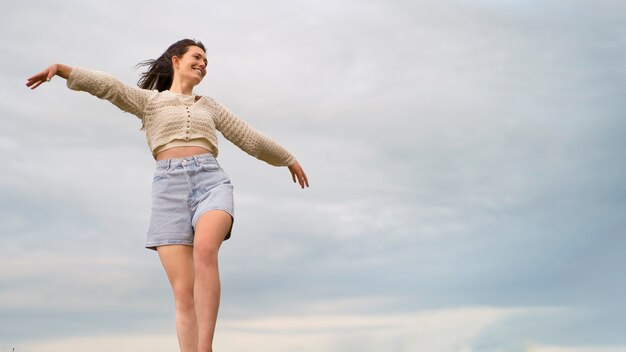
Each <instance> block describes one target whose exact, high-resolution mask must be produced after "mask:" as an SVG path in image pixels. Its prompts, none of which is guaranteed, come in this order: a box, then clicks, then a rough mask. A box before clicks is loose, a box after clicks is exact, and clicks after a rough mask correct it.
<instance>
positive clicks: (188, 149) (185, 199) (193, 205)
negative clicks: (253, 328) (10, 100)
mask: <svg viewBox="0 0 626 352" xmlns="http://www.w3.org/2000/svg"><path fill="white" fill-rule="evenodd" d="M205 51H206V50H205V48H204V46H203V45H202V43H201V42H197V41H194V40H190V39H184V40H181V41H178V42H176V43H174V44H173V45H171V46H170V47H169V48H168V49H167V50H166V51H165V53H163V55H161V56H160V57H159V58H158V59H156V60H148V61H144V62H142V63H140V64H139V65H138V66H148V70H147V71H146V72H145V73H143V74H142V75H141V78H140V80H139V83H138V85H139V87H134V86H128V85H126V84H123V83H122V82H120V81H119V80H117V79H116V78H114V77H112V76H111V75H108V74H105V73H102V72H97V71H92V70H87V69H84V68H79V67H69V66H65V65H62V64H55V65H52V66H50V67H48V68H46V69H45V70H43V71H42V72H39V73H37V74H35V75H34V76H32V77H30V78H28V80H27V83H26V85H27V86H28V87H30V88H31V89H35V88H37V87H39V86H40V85H41V84H43V83H44V82H49V81H50V80H51V79H52V77H54V76H55V75H57V76H60V77H63V78H65V79H67V86H68V87H69V88H70V89H73V90H78V91H85V92H88V93H90V94H92V95H94V96H96V97H98V98H101V99H106V100H108V101H110V102H111V103H113V104H114V105H116V106H117V107H119V108H120V109H121V110H123V111H126V112H129V113H131V114H133V115H135V116H137V117H138V118H139V119H141V121H142V124H143V125H142V130H145V132H146V138H147V141H148V146H149V147H150V150H151V151H152V154H153V156H154V158H155V160H156V164H157V165H156V171H155V174H154V178H153V183H152V209H151V214H150V224H149V228H148V233H147V240H146V248H149V249H154V250H156V251H157V252H158V254H159V258H160V260H161V263H162V264H163V267H164V269H165V272H166V274H167V277H168V279H169V281H170V284H171V286H172V290H173V292H174V301H175V306H176V330H177V334H178V342H179V345H180V349H181V351H182V352H191V351H194V352H195V351H212V341H213V334H214V331H215V324H216V320H217V312H218V307H219V297H220V281H219V272H218V251H219V248H220V245H221V244H222V241H224V240H226V239H228V238H229V237H230V232H231V228H232V224H233V221H234V217H233V193H232V185H231V183H230V180H229V179H228V176H227V175H226V174H225V173H224V171H223V170H222V168H221V167H220V165H219V164H218V162H217V160H216V157H217V155H218V149H217V138H216V132H215V131H216V130H219V131H220V132H221V133H222V134H223V135H224V137H226V138H227V139H228V140H230V141H231V142H233V143H234V144H235V145H237V146H238V147H240V148H241V149H243V150H244V151H246V152H247V153H249V154H250V155H252V156H254V157H256V158H259V159H261V160H263V161H266V162H267V163H269V164H271V165H276V166H287V167H288V168H289V171H290V172H291V175H292V179H293V181H294V182H296V181H297V182H298V183H299V184H300V187H301V188H304V187H305V186H306V187H308V186H309V184H308V180H307V177H306V175H305V173H304V171H303V170H302V168H301V167H300V165H299V164H298V162H297V161H296V159H295V158H294V157H293V155H291V154H290V153H289V152H288V151H287V150H286V149H284V148H283V147H281V146H280V145H279V144H277V143H275V142H274V141H272V140H271V139H269V138H268V137H266V136H265V135H263V134H262V133H260V132H258V131H256V130H254V129H253V128H251V127H250V126H249V125H247V124H246V123H245V122H244V121H242V120H240V119H239V118H237V117H236V116H235V115H233V114H232V113H231V112H230V111H228V109H226V108H225V107H224V106H222V105H220V104H219V103H218V102H216V101H215V100H214V99H212V98H210V97H207V96H198V95H195V94H194V93H193V88H194V87H195V86H196V85H198V84H199V83H200V82H201V81H202V79H203V78H204V76H205V74H206V64H207V59H206V54H205Z"/></svg>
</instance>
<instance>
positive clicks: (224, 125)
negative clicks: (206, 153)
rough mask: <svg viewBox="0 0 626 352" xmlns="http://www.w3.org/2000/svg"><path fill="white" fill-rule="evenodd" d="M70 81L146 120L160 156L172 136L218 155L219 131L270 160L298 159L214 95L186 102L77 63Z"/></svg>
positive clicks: (149, 138)
mask: <svg viewBox="0 0 626 352" xmlns="http://www.w3.org/2000/svg"><path fill="white" fill-rule="evenodd" d="M67 86H68V87H69V88H70V89H73V90H77V91H84V92H87V93H89V94H92V95H94V96H96V97H98V98H100V99H105V100H108V101H110V102H111V103H113V104H114V105H115V106H117V107H118V108H120V109H121V110H123V111H125V112H128V113H131V114H133V115H135V116H137V117H138V118H139V119H141V121H142V123H143V126H142V129H143V130H145V132H146V139H147V141H148V147H149V148H150V151H151V152H152V155H153V157H155V158H156V153H155V150H157V149H158V148H159V147H161V146H164V145H166V144H167V143H169V142H171V141H173V140H186V141H190V140H198V139H204V140H206V142H208V145H209V146H210V148H211V150H210V152H211V153H212V154H213V155H214V156H216V157H217V155H218V148H217V135H216V130H217V131H220V132H221V133H222V135H223V136H224V137H225V138H226V139H228V140H229V141H231V142H232V143H233V144H235V145H236V146H237V147H239V148H241V149H242V150H243V151H245V152H246V153H248V154H250V155H252V156H254V157H255V158H258V159H260V160H263V161H265V162H267V163H268V164H271V165H275V166H290V165H292V164H293V163H295V161H296V159H295V158H294V156H293V155H292V154H291V153H289V151H287V150H286V149H285V148H283V147H282V146H281V145H279V144H278V143H276V142H275V141H273V140H272V139H270V138H269V137H267V136H266V135H264V134H263V133H261V132H259V131H257V130H255V129H254V128H252V127H251V126H250V125H249V124H248V123H246V122H245V121H243V120H241V119H240V118H238V117H237V116H236V115H234V114H233V113H232V112H230V111H229V110H228V109H227V108H226V107H224V106H223V105H221V104H219V103H218V102H217V101H215V99H213V98H211V97H207V96H202V97H201V98H200V99H198V100H197V101H196V102H195V103H193V104H192V105H191V106H186V105H185V104H184V103H182V102H181V101H180V99H179V98H178V96H177V95H176V94H175V93H172V92H170V91H163V92H159V91H157V90H147V89H142V88H139V87H135V86H130V85H127V84H124V83H123V82H121V81H120V80H118V79H117V78H115V77H113V76H112V75H110V74H107V73H104V72H99V71H94V70H88V69H85V68H80V67H74V68H72V72H71V73H70V76H69V77H68V79H67Z"/></svg>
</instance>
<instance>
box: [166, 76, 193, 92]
mask: <svg viewBox="0 0 626 352" xmlns="http://www.w3.org/2000/svg"><path fill="white" fill-rule="evenodd" d="M169 91H170V92H173V93H178V94H184V95H193V85H191V84H189V83H187V84H185V82H181V80H180V79H179V80H177V79H174V80H173V81H172V86H171V87H170V89H169Z"/></svg>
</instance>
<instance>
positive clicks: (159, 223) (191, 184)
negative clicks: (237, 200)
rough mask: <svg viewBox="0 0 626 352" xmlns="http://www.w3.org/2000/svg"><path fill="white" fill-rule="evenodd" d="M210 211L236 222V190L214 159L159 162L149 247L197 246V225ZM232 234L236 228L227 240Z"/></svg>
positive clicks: (206, 156) (201, 156)
mask: <svg viewBox="0 0 626 352" xmlns="http://www.w3.org/2000/svg"><path fill="white" fill-rule="evenodd" d="M209 210H223V211H225V212H227V213H228V214H230V216H231V217H233V221H234V214H235V213H234V204H233V186H232V184H231V183H230V179H229V178H228V175H226V173H225V172H224V170H222V168H221V167H220V165H219V164H218V162H217V160H216V159H215V157H214V156H213V155H211V154H199V155H193V156H189V157H185V158H176V159H165V160H158V161H157V162H156V170H155V172H154V178H153V180H152V208H151V212H150V224H149V226H148V233H147V238H146V244H145V247H146V248H148V249H153V250H156V247H158V246H163V245H172V244H183V245H193V236H194V229H195V226H196V222H197V221H198V219H199V218H200V216H202V214H204V213H206V212H207V211H209ZM231 230H232V224H231V228H230V229H229V230H228V234H227V235H226V237H225V238H224V240H227V239H229V238H230V234H231Z"/></svg>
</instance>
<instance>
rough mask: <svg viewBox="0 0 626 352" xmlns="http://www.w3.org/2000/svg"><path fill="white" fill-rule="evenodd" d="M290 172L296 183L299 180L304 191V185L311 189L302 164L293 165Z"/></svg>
mask: <svg viewBox="0 0 626 352" xmlns="http://www.w3.org/2000/svg"><path fill="white" fill-rule="evenodd" d="M289 172H291V178H292V179H293V182H294V183H295V182H296V178H297V179H298V182H299V183H300V187H302V189H304V185H306V186H307V187H309V180H308V179H307V178H306V174H305V173H304V170H302V168H301V167H300V164H298V162H297V161H296V162H295V163H293V165H291V166H289Z"/></svg>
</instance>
